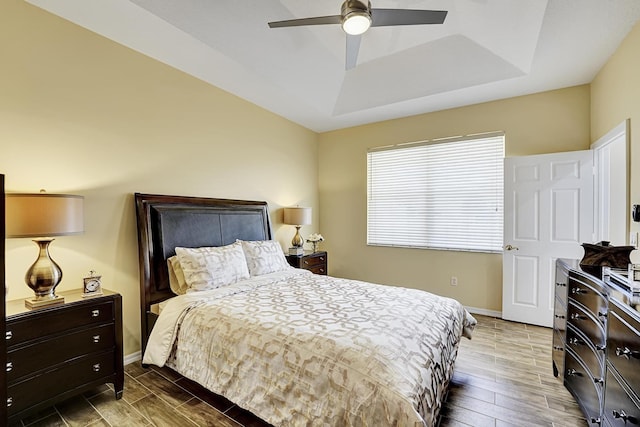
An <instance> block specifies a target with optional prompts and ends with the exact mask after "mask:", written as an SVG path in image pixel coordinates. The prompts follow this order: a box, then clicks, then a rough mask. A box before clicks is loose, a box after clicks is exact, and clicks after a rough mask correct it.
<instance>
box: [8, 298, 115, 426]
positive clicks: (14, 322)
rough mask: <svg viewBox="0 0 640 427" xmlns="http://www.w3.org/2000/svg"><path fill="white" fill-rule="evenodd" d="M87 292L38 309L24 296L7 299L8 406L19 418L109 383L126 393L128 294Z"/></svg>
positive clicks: (11, 417)
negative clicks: (124, 329) (124, 322)
mask: <svg viewBox="0 0 640 427" xmlns="http://www.w3.org/2000/svg"><path fill="white" fill-rule="evenodd" d="M103 293H104V294H103V295H101V296H95V297H91V298H83V297H82V291H81V290H80V289H78V290H75V291H69V292H60V295H62V296H64V299H65V302H64V303H63V304H59V305H53V306H47V307H42V308H38V309H34V310H30V309H28V308H25V306H24V299H19V300H13V301H7V306H6V310H7V329H6V343H7V368H6V370H7V412H8V415H9V422H10V423H12V422H15V421H17V420H20V419H22V418H24V417H25V416H27V415H30V414H32V413H34V412H37V411H38V410H41V409H43V408H47V407H49V406H52V405H54V404H56V403H58V402H61V401H63V400H66V399H68V398H70V397H73V396H75V395H78V394H81V393H83V392H85V391H88V390H90V389H92V388H95V387H97V386H100V385H102V384H104V383H113V386H114V390H115V398H116V399H120V398H121V397H122V391H123V387H124V361H123V353H122V297H121V296H120V294H117V293H115V292H111V291H107V290H103Z"/></svg>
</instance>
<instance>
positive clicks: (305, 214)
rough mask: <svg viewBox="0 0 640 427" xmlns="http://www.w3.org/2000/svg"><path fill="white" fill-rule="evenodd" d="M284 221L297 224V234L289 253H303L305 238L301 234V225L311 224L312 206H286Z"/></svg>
mask: <svg viewBox="0 0 640 427" xmlns="http://www.w3.org/2000/svg"><path fill="white" fill-rule="evenodd" d="M284 223H285V224H288V225H295V227H296V234H295V235H294V236H293V239H292V240H291V248H289V255H302V253H303V252H304V251H303V249H302V245H304V239H303V238H302V236H301V235H300V227H301V226H303V225H309V224H311V208H302V207H299V206H296V207H292V208H284Z"/></svg>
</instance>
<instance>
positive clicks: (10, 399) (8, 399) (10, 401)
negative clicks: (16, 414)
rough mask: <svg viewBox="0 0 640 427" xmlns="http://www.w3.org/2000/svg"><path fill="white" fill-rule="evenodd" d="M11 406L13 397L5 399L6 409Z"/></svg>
mask: <svg viewBox="0 0 640 427" xmlns="http://www.w3.org/2000/svg"><path fill="white" fill-rule="evenodd" d="M11 405H13V397H7V408H9V407H11Z"/></svg>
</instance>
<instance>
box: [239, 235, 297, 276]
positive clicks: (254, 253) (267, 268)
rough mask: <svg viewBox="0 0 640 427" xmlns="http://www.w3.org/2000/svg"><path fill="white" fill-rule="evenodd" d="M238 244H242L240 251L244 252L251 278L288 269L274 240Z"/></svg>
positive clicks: (282, 254)
mask: <svg viewBox="0 0 640 427" xmlns="http://www.w3.org/2000/svg"><path fill="white" fill-rule="evenodd" d="M239 242H241V243H242V249H243V250H244V256H245V258H246V259H247V266H248V267H249V274H251V276H260V275H262V274H268V273H274V272H276V271H282V270H286V269H288V268H290V266H289V263H287V260H286V258H285V257H284V253H283V252H282V248H281V247H280V243H278V242H276V241H275V240H255V241H250V242H247V241H244V240H241V241H240V240H239Z"/></svg>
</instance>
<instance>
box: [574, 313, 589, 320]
mask: <svg viewBox="0 0 640 427" xmlns="http://www.w3.org/2000/svg"><path fill="white" fill-rule="evenodd" d="M581 319H586V316H582V315H580V313H571V320H581Z"/></svg>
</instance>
